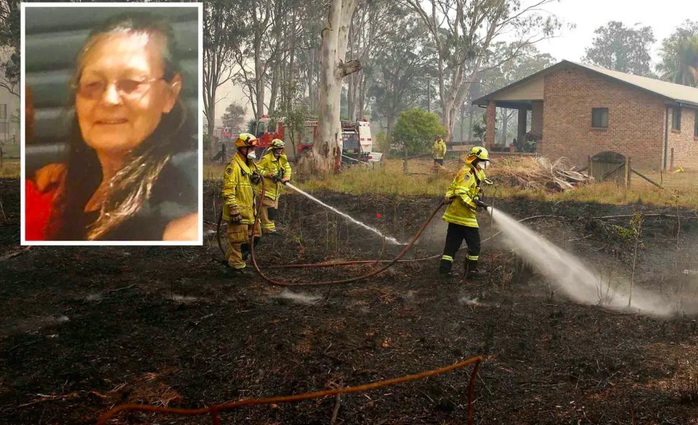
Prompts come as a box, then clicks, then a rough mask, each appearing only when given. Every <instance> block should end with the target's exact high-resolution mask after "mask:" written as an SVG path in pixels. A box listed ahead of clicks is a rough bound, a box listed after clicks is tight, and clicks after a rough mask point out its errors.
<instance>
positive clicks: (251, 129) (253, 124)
mask: <svg viewBox="0 0 698 425" xmlns="http://www.w3.org/2000/svg"><path fill="white" fill-rule="evenodd" d="M247 132H248V133H252V134H255V133H256V132H257V120H255V119H254V118H252V119H251V120H249V121H247Z"/></svg>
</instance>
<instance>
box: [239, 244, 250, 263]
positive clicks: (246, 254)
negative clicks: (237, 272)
mask: <svg viewBox="0 0 698 425" xmlns="http://www.w3.org/2000/svg"><path fill="white" fill-rule="evenodd" d="M240 253H241V254H242V261H247V259H248V258H250V244H248V243H243V244H242V245H241V246H240Z"/></svg>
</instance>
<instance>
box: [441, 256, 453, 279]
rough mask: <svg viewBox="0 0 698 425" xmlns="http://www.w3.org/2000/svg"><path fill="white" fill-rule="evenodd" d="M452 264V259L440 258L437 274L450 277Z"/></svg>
mask: <svg viewBox="0 0 698 425" xmlns="http://www.w3.org/2000/svg"><path fill="white" fill-rule="evenodd" d="M452 265H453V261H448V260H444V259H441V263H439V276H440V277H450V276H451V266H452Z"/></svg>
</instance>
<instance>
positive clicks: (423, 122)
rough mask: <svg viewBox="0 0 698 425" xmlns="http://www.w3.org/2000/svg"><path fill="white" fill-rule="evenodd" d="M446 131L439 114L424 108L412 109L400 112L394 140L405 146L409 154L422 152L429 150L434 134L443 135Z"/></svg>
mask: <svg viewBox="0 0 698 425" xmlns="http://www.w3.org/2000/svg"><path fill="white" fill-rule="evenodd" d="M445 132H446V127H444V126H443V125H442V124H441V123H440V122H439V116H438V115H436V114H435V113H433V112H427V111H425V110H423V109H410V110H408V111H403V112H401V113H400V117H399V118H398V119H397V123H396V124H395V130H394V131H393V140H394V141H395V142H396V143H398V144H401V145H402V146H404V148H405V149H406V152H407V155H416V154H422V153H426V152H428V151H429V149H430V148H431V145H432V143H433V142H434V136H436V135H441V136H443V135H444V134H445Z"/></svg>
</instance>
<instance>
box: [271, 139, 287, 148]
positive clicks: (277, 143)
mask: <svg viewBox="0 0 698 425" xmlns="http://www.w3.org/2000/svg"><path fill="white" fill-rule="evenodd" d="M269 146H270V147H271V148H272V149H283V148H284V146H286V143H284V141H283V140H281V139H274V140H272V141H271V144H270V145H269Z"/></svg>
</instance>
